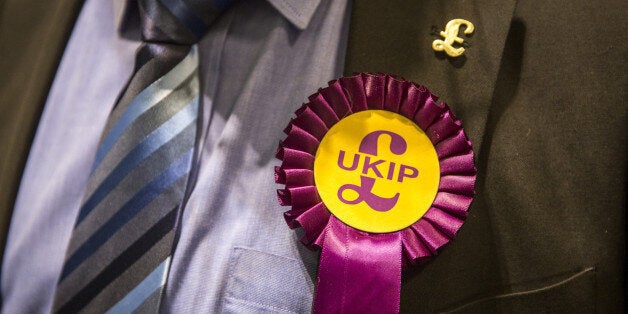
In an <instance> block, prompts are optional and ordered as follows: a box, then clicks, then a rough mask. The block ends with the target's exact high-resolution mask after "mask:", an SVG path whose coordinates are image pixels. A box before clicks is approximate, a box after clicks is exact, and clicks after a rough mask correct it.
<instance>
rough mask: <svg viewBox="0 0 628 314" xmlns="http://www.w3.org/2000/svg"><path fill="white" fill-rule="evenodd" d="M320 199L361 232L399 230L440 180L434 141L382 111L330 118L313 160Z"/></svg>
mask: <svg viewBox="0 0 628 314" xmlns="http://www.w3.org/2000/svg"><path fill="white" fill-rule="evenodd" d="M314 180H315V182H316V188H317V190H318V193H319V195H320V197H321V199H322V200H323V203H324V204H325V206H327V208H328V209H329V210H330V211H331V213H332V214H333V215H334V216H336V217H337V218H338V219H340V220H341V221H342V222H344V223H345V224H347V225H349V226H351V227H353V228H356V229H359V230H362V231H366V232H373V233H386V232H394V231H398V230H401V229H404V228H406V227H408V226H410V225H411V224H413V223H414V222H416V221H417V220H419V219H420V218H421V217H422V216H423V215H424V214H425V212H427V210H428V209H429V208H430V206H431V205H432V202H433V201H434V197H435V196H436V192H437V191H438V184H439V181H440V167H439V164H438V157H437V155H436V150H435V149H434V145H433V144H432V142H431V141H430V139H429V138H428V137H427V135H426V134H425V132H424V131H423V130H421V128H419V127H418V126H417V125H416V124H415V123H414V122H412V121H411V120H409V119H408V118H406V117H404V116H402V115H400V114H397V113H393V112H390V111H384V110H366V111H361V112H358V113H355V114H352V115H349V116H347V117H346V118H344V119H342V120H340V121H339V122H338V123H336V124H335V125H334V126H333V127H332V128H331V129H329V131H328V132H327V134H325V136H324V137H323V140H322V141H321V143H320V145H319V147H318V150H317V151H316V157H315V159H314Z"/></svg>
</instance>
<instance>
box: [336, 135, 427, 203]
mask: <svg viewBox="0 0 628 314" xmlns="http://www.w3.org/2000/svg"><path fill="white" fill-rule="evenodd" d="M382 135H388V136H390V147H389V149H390V152H392V153H393V154H395V155H403V153H405V152H406V149H407V147H408V144H407V143H406V141H405V140H404V139H403V137H401V136H400V135H399V134H397V133H394V132H390V131H384V130H378V131H374V132H371V133H369V134H367V135H366V136H365V137H364V138H363V139H362V141H361V142H360V149H359V152H360V153H363V154H368V155H372V156H377V142H378V139H379V137H380V136H382ZM345 154H346V153H345V151H343V150H340V152H339V154H338V166H339V167H341V168H343V169H345V170H355V169H356V168H357V164H358V163H359V162H360V159H361V157H364V158H363V159H364V163H363V167H362V175H361V176H360V185H356V184H345V185H343V186H341V187H340V188H339V189H338V199H340V200H341V201H342V202H343V203H345V204H349V205H355V204H359V203H360V202H362V201H364V202H365V203H366V204H367V205H368V206H369V207H371V208H372V209H374V210H376V211H379V212H385V211H389V210H391V209H392V208H393V207H395V205H396V204H397V201H398V200H399V192H397V193H396V194H395V195H394V196H392V197H382V196H379V195H376V194H375V193H373V187H374V185H375V180H376V179H375V178H371V177H367V176H366V175H367V174H368V173H369V170H371V172H373V174H374V175H375V176H376V177H379V178H383V176H382V174H381V171H380V169H379V168H377V166H379V165H381V164H384V165H385V164H386V163H387V164H388V171H387V172H388V176H387V177H386V178H387V179H388V180H391V179H392V178H393V176H394V173H395V167H396V164H395V163H394V162H392V161H390V162H387V161H385V160H381V159H380V160H375V161H374V162H372V161H371V158H370V156H362V155H361V154H355V155H354V158H353V164H352V165H351V167H346V166H344V163H343V159H344V156H345ZM399 169H400V170H399V175H398V179H397V180H398V181H399V182H402V181H403V179H404V177H408V178H416V177H417V176H418V175H419V170H417V169H416V168H414V167H412V166H407V165H400V167H399ZM407 171H410V172H407ZM345 190H353V191H355V192H356V193H357V195H358V196H357V197H356V198H355V199H353V200H349V199H347V198H345V197H344V195H343V192H344V191H345Z"/></svg>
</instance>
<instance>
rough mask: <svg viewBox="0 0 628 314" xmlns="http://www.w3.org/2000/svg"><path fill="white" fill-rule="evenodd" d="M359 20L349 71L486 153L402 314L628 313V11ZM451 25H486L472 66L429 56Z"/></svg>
mask: <svg viewBox="0 0 628 314" xmlns="http://www.w3.org/2000/svg"><path fill="white" fill-rule="evenodd" d="M24 3H25V2H24ZM5 9H6V7H5ZM353 10H354V11H353V12H354V13H353V15H352V19H351V28H350V29H351V31H350V39H349V49H348V57H347V63H346V73H347V74H350V73H352V72H354V71H372V72H377V71H382V72H388V73H394V74H397V75H399V76H404V77H406V78H408V79H411V80H414V81H416V82H419V83H421V84H424V85H426V86H428V87H429V88H430V90H431V91H432V92H433V93H435V94H437V95H439V96H441V99H443V100H445V101H446V102H447V103H448V104H449V105H450V106H451V107H452V109H453V110H454V111H455V113H456V114H457V116H458V117H459V118H460V119H461V120H462V121H463V122H464V125H465V129H466V130H467V132H468V134H469V136H470V138H471V139H472V140H473V142H474V148H475V151H476V154H477V156H476V158H477V166H478V171H479V181H478V183H477V185H476V189H477V191H478V195H477V196H476V199H475V201H474V203H473V205H472V208H471V211H470V214H471V215H470V217H469V219H468V222H467V223H466V224H465V227H464V228H463V229H462V230H461V232H460V233H459V237H458V238H457V239H456V240H455V241H454V242H453V243H451V244H450V245H449V246H447V247H446V248H445V249H444V250H443V251H442V252H441V254H440V256H438V257H437V258H436V259H434V260H433V261H432V262H430V263H428V264H427V265H425V266H423V267H419V268H415V269H411V270H408V271H407V272H406V273H405V274H404V280H403V284H402V299H401V311H402V312H434V311H452V312H509V311H535V310H538V311H545V312H557V311H559V312H567V311H570V310H573V309H576V310H578V311H579V312H582V311H586V310H588V311H590V312H593V311H597V312H608V311H611V312H612V311H618V310H620V309H621V308H623V295H622V293H623V292H622V280H623V274H624V269H623V265H622V264H623V261H624V255H625V246H624V245H625V244H624V243H625V242H624V241H625V231H624V230H625V229H624V228H625V214H624V213H625V205H624V204H625V197H624V194H625V193H624V191H625V177H624V176H625V173H626V165H625V148H626V147H625V134H626V127H625V121H626V119H625V118H626V113H625V104H624V102H625V101H624V100H625V99H624V98H625V97H624V94H625V85H626V84H625V83H626V82H625V75H624V73H625V72H626V71H625V65H624V63H623V57H624V56H625V54H626V44H624V43H623V42H622V41H621V40H622V39H625V36H624V35H623V33H622V29H624V28H625V22H620V21H623V20H624V19H623V16H622V15H623V12H625V11H626V5H625V4H623V3H622V2H621V1H604V3H589V2H586V1H569V2H566V1H550V2H545V3H532V2H528V1H519V2H515V1H499V2H496V3H493V4H491V3H488V1H473V2H472V1H457V2H453V1H452V2H448V1H438V2H436V1H419V2H416V3H415V2H412V1H392V2H386V3H383V2H382V3H379V2H375V1H373V2H357V3H355V4H354V8H353ZM7 15H8V13H7ZM4 16H5V13H4V12H3V17H4ZM451 18H465V19H468V20H470V21H472V22H473V23H474V24H475V26H476V31H475V34H474V35H473V36H472V37H471V38H466V37H465V41H467V43H469V44H470V47H469V49H467V52H466V53H465V56H466V57H465V58H463V59H449V58H447V57H445V56H443V55H442V54H439V53H434V52H433V51H432V50H431V48H430V47H431V41H432V40H434V39H436V38H437V37H436V36H434V35H432V33H433V29H432V26H435V27H436V28H440V29H442V27H444V24H445V23H446V22H447V21H448V20H449V19H451ZM616 23H618V24H616ZM621 23H624V25H620V24H621ZM2 29H3V30H4V29H6V28H4V27H3V28H2ZM3 45H4V43H3ZM3 47H4V46H3ZM44 89H45V88H44ZM44 93H45V92H44ZM3 95H4V90H3ZM3 105H4V102H3ZM3 116H4V114H3ZM4 133H6V132H3V137H4ZM3 155H4V154H3ZM3 185H4V184H3ZM3 209H4V208H3ZM3 212H4V210H3Z"/></svg>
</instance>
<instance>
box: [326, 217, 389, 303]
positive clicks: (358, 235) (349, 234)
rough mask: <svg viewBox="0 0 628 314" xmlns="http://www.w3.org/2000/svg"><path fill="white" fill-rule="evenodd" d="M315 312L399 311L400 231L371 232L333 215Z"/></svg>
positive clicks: (330, 221)
mask: <svg viewBox="0 0 628 314" xmlns="http://www.w3.org/2000/svg"><path fill="white" fill-rule="evenodd" d="M323 241H324V244H323V251H322V253H321V258H320V264H319V267H318V280H317V285H316V295H315V298H314V313H315V314H318V313H356V312H357V313H398V312H399V295H400V292H401V232H392V233H381V234H370V233H366V232H362V231H359V230H356V229H353V228H351V227H348V226H346V225H345V224H344V223H342V222H341V221H339V220H338V219H337V218H336V217H334V216H333V215H332V216H331V217H330V220H329V223H328V225H327V228H326V230H325V238H324V240H323Z"/></svg>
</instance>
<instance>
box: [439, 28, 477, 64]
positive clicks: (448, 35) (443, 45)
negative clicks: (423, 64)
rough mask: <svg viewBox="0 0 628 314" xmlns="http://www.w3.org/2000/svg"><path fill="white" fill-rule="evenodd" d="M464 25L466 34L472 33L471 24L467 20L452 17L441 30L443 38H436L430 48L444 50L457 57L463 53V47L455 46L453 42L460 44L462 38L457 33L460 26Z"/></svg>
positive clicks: (462, 40)
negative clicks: (443, 29)
mask: <svg viewBox="0 0 628 314" xmlns="http://www.w3.org/2000/svg"><path fill="white" fill-rule="evenodd" d="M462 25H464V26H466V27H467V28H466V29H465V30H464V33H465V34H466V35H469V34H471V33H473V29H474V27H473V24H471V22H469V21H467V20H463V19H453V20H451V21H449V22H448V23H447V25H446V26H445V31H441V32H440V35H441V36H442V37H443V38H444V39H445V40H441V39H437V40H434V41H433V42H432V48H433V49H434V50H435V51H445V53H447V55H449V56H450V57H454V58H455V57H458V56H460V55H462V54H463V53H464V48H462V47H459V48H455V47H454V46H453V44H454V42H455V43H458V44H462V43H463V42H464V39H462V38H460V37H458V33H459V31H460V26H462Z"/></svg>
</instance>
